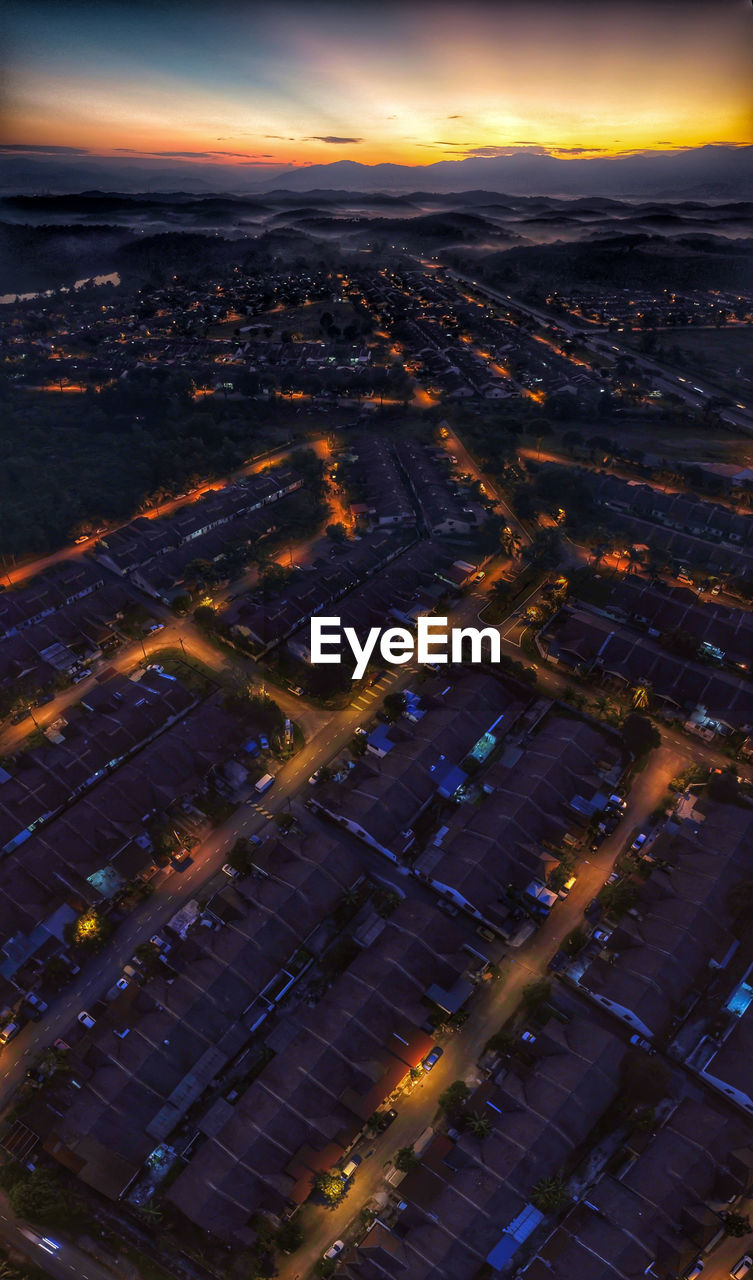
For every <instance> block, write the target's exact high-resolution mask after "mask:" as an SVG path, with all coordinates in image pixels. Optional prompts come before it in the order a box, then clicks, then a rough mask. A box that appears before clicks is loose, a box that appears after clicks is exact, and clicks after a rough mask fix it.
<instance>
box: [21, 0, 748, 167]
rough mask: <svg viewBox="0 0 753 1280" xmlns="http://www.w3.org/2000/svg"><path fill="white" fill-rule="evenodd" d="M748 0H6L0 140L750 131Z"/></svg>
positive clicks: (404, 158)
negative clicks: (485, 1)
mask: <svg viewBox="0 0 753 1280" xmlns="http://www.w3.org/2000/svg"><path fill="white" fill-rule="evenodd" d="M752 35H753V5H751V3H750V0H685V3H679V2H676V3H669V2H668V0H667V2H663V0H645V2H642V0H632V3H625V2H624V0H580V2H579V3H574V2H572V0H557V3H550V0H527V3H517V2H516V0H509V2H506V0H497V2H496V3H488V4H483V3H473V0H470V2H469V0H466V2H465V3H457V4H452V5H451V4H445V3H421V2H420V0H402V3H395V2H394V0H379V2H378V3H377V2H375V0H350V3H347V4H346V3H318V0H308V2H307V3H294V2H290V0H276V3H269V4H268V3H251V2H249V3H227V2H225V0H216V2H214V3H212V0H205V2H204V3H202V4H193V3H191V0H175V2H174V3H171V2H170V0H153V2H152V3H147V2H146V0H131V2H130V3H125V2H121V0H96V3H95V2H92V0H52V2H51V0H23V2H22V3H19V2H18V0H6V2H5V5H4V10H3V16H2V18H1V19H0V48H2V49H3V54H2V57H3V60H4V66H3V67H1V68H0V75H2V80H3V83H4V89H3V99H2V103H1V104H0V143H1V144H2V146H0V151H3V150H4V151H5V153H6V154H13V155H20V154H26V155H31V156H41V155H48V156H53V157H66V156H70V157H73V156H76V155H80V156H85V155H88V156H107V157H113V158H118V157H130V158H131V159H133V158H136V157H141V158H146V159H149V160H155V159H157V160H159V159H165V160H168V159H169V160H170V161H171V162H173V161H177V162H181V161H183V162H185V163H186V165H191V164H198V163H201V164H202V165H205V164H207V163H217V164H223V165H228V164H230V165H237V166H239V168H240V169H245V170H246V171H247V172H250V171H253V172H257V171H258V173H259V175H260V176H263V175H264V173H265V172H267V173H270V174H271V173H273V172H279V171H281V170H284V169H285V168H286V167H288V166H291V165H293V166H303V165H308V164H321V163H326V162H328V161H331V160H343V159H347V160H358V161H361V162H362V163H365V164H375V163H380V162H385V161H391V162H395V163H399V164H409V165H424V164H429V163H431V162H432V161H435V160H453V159H463V158H467V157H471V156H485V157H493V156H496V155H506V154H513V153H515V152H516V151H521V150H532V151H534V152H535V153H542V152H548V153H549V154H552V155H555V156H557V157H559V158H568V157H575V156H577V157H590V156H594V157H595V156H603V155H614V154H622V153H626V152H627V153H630V152H635V151H642V150H667V149H672V148H684V147H696V146H700V145H704V144H706V143H711V142H715V143H728V144H734V145H737V144H742V143H749V142H751V141H753V89H752V87H751V86H753V57H752V56H751V51H752V50H753V41H752V40H751V36H752Z"/></svg>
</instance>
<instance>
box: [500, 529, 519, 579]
mask: <svg viewBox="0 0 753 1280" xmlns="http://www.w3.org/2000/svg"><path fill="white" fill-rule="evenodd" d="M499 545H500V547H501V548H502V550H503V551H504V553H505V555H506V556H515V555H517V553H518V551H519V550H520V538H519V537H518V535H517V533H514V532H513V530H512V529H511V528H510V526H509V524H505V525H503V526H502V528H501V529H500V531H499ZM495 585H496V584H495Z"/></svg>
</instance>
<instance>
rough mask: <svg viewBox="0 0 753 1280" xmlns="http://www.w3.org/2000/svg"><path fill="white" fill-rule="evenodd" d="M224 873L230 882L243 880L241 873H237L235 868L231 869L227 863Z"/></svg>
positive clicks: (223, 869)
mask: <svg viewBox="0 0 753 1280" xmlns="http://www.w3.org/2000/svg"><path fill="white" fill-rule="evenodd" d="M222 871H223V875H226V876H227V878H228V880H240V878H241V873H240V871H236V869H235V867H231V866H230V863H229V862H226V863H225V865H224V866H223V868H222Z"/></svg>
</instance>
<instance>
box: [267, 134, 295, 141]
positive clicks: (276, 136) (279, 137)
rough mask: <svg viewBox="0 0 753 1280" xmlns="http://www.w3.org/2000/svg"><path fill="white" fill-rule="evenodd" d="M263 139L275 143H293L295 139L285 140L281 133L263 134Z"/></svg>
mask: <svg viewBox="0 0 753 1280" xmlns="http://www.w3.org/2000/svg"><path fill="white" fill-rule="evenodd" d="M264 137H265V138H271V139H273V140H274V141H275V142H295V141H296V139H295V138H286V137H285V135H284V134H283V133H265V134H264Z"/></svg>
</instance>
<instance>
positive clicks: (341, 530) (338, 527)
mask: <svg viewBox="0 0 753 1280" xmlns="http://www.w3.org/2000/svg"><path fill="white" fill-rule="evenodd" d="M327 537H328V538H329V539H330V541H331V542H335V543H337V544H338V545H340V546H341V545H342V544H343V542H347V540H348V530H347V529H346V528H345V525H344V524H342V522H341V521H339V520H338V521H336V522H335V524H328V525H327Z"/></svg>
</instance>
